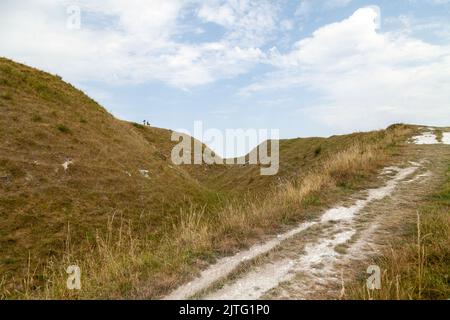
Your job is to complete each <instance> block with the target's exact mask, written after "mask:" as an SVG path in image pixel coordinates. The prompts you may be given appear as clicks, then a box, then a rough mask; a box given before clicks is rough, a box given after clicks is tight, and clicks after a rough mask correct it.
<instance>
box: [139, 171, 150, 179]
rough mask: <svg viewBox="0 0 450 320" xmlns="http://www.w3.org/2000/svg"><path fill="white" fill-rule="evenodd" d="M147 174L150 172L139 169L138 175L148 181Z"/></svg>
mask: <svg viewBox="0 0 450 320" xmlns="http://www.w3.org/2000/svg"><path fill="white" fill-rule="evenodd" d="M149 172H150V171H148V170H144V169H139V173H140V174H141V175H142V176H143V177H144V178H147V179H150V176H149V175H148V173H149Z"/></svg>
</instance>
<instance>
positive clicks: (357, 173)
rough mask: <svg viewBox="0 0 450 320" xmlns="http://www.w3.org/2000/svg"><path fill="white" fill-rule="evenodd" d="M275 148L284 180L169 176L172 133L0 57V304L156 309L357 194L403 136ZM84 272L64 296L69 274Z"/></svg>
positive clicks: (403, 131) (192, 169)
mask: <svg viewBox="0 0 450 320" xmlns="http://www.w3.org/2000/svg"><path fill="white" fill-rule="evenodd" d="M414 130H415V129H414V128H413V127H410V126H404V125H397V126H392V127H390V128H388V129H387V130H381V131H376V132H368V133H355V134H351V135H344V136H334V137H330V138H306V139H300V138H299V139H292V140H282V141H280V172H279V174H278V175H276V176H261V175H260V174H259V165H234V166H230V165H211V166H206V165H190V166H175V165H173V164H172V163H171V161H170V152H171V150H172V147H173V145H174V143H173V142H172V141H170V135H171V131H170V130H165V129H160V128H154V127H149V126H142V125H138V124H134V123H129V122H126V121H120V120H118V119H115V118H114V117H113V116H112V115H110V114H109V113H107V112H106V111H105V109H104V108H103V107H101V106H100V105H99V104H97V103H96V102H95V101H93V100H92V99H91V98H89V97H88V96H86V95H85V94H84V93H83V92H81V91H79V90H77V89H76V88H74V87H73V86H71V85H70V84H68V83H65V82H63V81H62V80H61V79H60V78H59V77H57V76H54V75H50V74H48V73H45V72H42V71H39V70H36V69H33V68H30V67H27V66H24V65H21V64H18V63H15V62H13V61H10V60H7V59H4V58H0V137H1V139H0V296H3V297H22V298H23V297H25V298H27V297H51V298H54V297H57V298H61V297H64V298H65V297H69V298H79V297H84V298H86V297H87V298H93V297H95V298H99V297H104V298H119V297H120V298H123V297H146V298H154V297H160V296H161V295H162V294H164V293H166V292H167V291H168V290H170V289H171V288H173V287H174V286H176V285H177V284H179V283H181V282H182V281H185V280H186V279H189V278H190V277H192V275H193V274H195V272H196V271H197V270H198V269H199V268H201V266H202V265H204V264H205V263H208V262H209V261H211V260H214V259H215V258H216V257H217V256H219V255H223V254H227V253H230V252H233V251H234V250H236V249H238V248H240V247H242V246H247V245H249V244H250V243H253V242H254V241H257V240H258V239H259V237H261V236H262V235H263V234H268V233H274V232H276V231H277V230H278V229H279V228H282V227H283V225H286V224H288V223H292V222H296V221H299V220H302V219H305V218H307V217H308V214H309V213H308V212H309V211H308V210H309V209H310V208H317V207H318V206H326V205H328V204H330V203H332V202H333V201H335V200H336V199H337V198H338V197H339V196H340V195H343V194H346V193H348V192H350V191H351V190H354V189H357V188H361V187H362V186H363V185H364V184H366V183H368V181H370V179H371V177H373V176H374V175H375V173H376V170H377V169H378V168H380V166H382V165H384V164H386V163H388V162H389V161H390V158H391V156H392V155H393V154H395V152H397V151H396V150H397V149H396V146H397V145H398V144H399V143H402V142H403V141H404V140H405V139H406V138H407V137H409V136H410V135H411V134H412V133H413V132H414ZM73 263H76V264H78V265H80V266H81V267H82V270H83V279H84V280H83V281H84V282H83V288H84V289H83V291H82V292H75V293H74V292H68V291H67V290H66V288H65V279H66V277H67V274H66V273H65V268H66V267H67V266H68V265H69V264H73Z"/></svg>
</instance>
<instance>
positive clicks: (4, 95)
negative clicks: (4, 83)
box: [1, 92, 12, 100]
mask: <svg viewBox="0 0 450 320" xmlns="http://www.w3.org/2000/svg"><path fill="white" fill-rule="evenodd" d="M1 97H2V99H5V100H12V95H11V93H9V92H5V93H2V95H1Z"/></svg>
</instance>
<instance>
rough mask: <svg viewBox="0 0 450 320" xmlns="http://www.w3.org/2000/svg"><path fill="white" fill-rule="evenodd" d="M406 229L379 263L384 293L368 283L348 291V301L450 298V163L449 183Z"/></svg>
mask: <svg viewBox="0 0 450 320" xmlns="http://www.w3.org/2000/svg"><path fill="white" fill-rule="evenodd" d="M405 223H407V222H405ZM406 229H407V230H409V232H405V233H404V234H403V236H401V237H398V239H397V240H396V241H395V243H394V244H393V245H392V247H391V248H390V249H389V250H385V251H384V252H383V253H382V255H381V256H380V257H379V258H377V259H376V261H375V263H376V264H377V265H379V266H380V268H381V270H382V287H381V289H380V290H375V291H374V292H368V291H367V290H365V279H364V280H362V281H361V283H354V284H352V285H351V286H350V288H347V292H348V295H347V298H348V299H387V300H392V299H414V300H416V299H441V300H446V299H449V298H450V163H449V166H448V169H447V173H446V181H445V182H444V183H443V185H442V186H441V187H440V190H439V191H437V192H435V193H433V194H431V195H430V196H428V198H427V199H426V201H425V203H422V204H421V205H420V207H419V208H418V211H417V220H416V221H415V222H413V221H411V222H409V224H408V223H407V225H406Z"/></svg>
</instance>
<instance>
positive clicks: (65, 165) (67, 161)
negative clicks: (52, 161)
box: [62, 159, 73, 171]
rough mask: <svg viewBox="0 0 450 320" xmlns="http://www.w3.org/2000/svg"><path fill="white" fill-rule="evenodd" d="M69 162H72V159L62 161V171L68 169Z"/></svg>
mask: <svg viewBox="0 0 450 320" xmlns="http://www.w3.org/2000/svg"><path fill="white" fill-rule="evenodd" d="M71 164H73V161H72V159H68V160H66V162H64V163H63V164H62V167H63V168H64V171H67V169H69V166H70V165H71Z"/></svg>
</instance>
